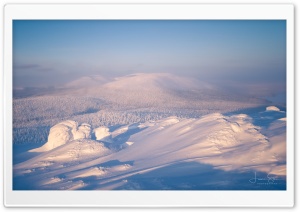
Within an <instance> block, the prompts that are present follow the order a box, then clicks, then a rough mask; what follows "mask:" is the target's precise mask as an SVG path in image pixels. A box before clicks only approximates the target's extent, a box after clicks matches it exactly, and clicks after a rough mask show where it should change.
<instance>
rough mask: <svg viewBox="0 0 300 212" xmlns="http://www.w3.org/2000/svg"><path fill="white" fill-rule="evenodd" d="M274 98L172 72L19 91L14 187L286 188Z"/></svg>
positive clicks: (282, 119) (279, 113) (280, 113)
mask: <svg viewBox="0 0 300 212" xmlns="http://www.w3.org/2000/svg"><path fill="white" fill-rule="evenodd" d="M269 104H270V102H269V101H267V100H264V99H262V98H255V97H253V96H252V95H245V94H243V93H242V92H240V93H239V92H232V90H231V91H230V89H221V88H220V87H218V86H216V85H214V84H212V83H207V82H203V81H201V80H199V79H193V78H189V77H183V76H176V75H173V74H166V73H137V74H131V75H127V76H123V77H117V78H114V79H107V78H105V77H102V76H97V75H96V76H87V77H82V78H80V79H78V80H75V81H73V82H70V83H68V84H66V85H65V86H62V87H60V88H57V89H54V90H53V91H52V92H51V94H50V93H48V94H47V95H46V94H45V95H41V96H35V97H33V96H32V97H27V98H20V99H14V102H13V110H14V111H13V113H14V116H13V138H14V141H13V142H14V167H13V169H14V171H13V175H14V178H13V180H14V189H16V190H22V189H36V190H43V189H52V190H68V189H70V190H73V189H87V190H91V189H104V190H105V189H106V190H107V189H117V190H122V189H126V190H130V189H135V190H138V189H140V190H149V189H157V190H164V189H173V190H195V189H198V190H206V189H208V190H212V189H220V190H236V189H242V190H256V189H258V190H269V189H275V190H276V189H279V190H281V189H286V186H285V176H286V114H285V111H284V106H282V105H281V106H280V108H281V109H282V110H280V109H279V108H278V107H276V106H277V105H276V104H275V103H272V104H274V105H273V106H269ZM20 144H24V146H22V145H20ZM21 146H22V148H21ZM254 173H256V174H257V175H259V176H260V177H261V178H262V179H263V178H264V177H266V176H270V175H272V176H274V177H275V178H276V184H271V185H270V184H267V185H266V184H253V183H252V182H250V181H249V180H250V179H252V178H253V175H254ZM272 179H273V178H272Z"/></svg>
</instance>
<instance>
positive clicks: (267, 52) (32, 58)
mask: <svg viewBox="0 0 300 212" xmlns="http://www.w3.org/2000/svg"><path fill="white" fill-rule="evenodd" d="M13 63H14V66H13V74H14V87H19V86H49V85H59V84H61V83H64V82H67V81H71V80H73V79H76V78H78V77H80V76H85V75H95V74H97V75H105V76H110V75H111V76H123V75H126V74H130V73H136V72H171V73H176V74H184V75H191V76H195V77H199V78H201V79H208V80H221V79H222V80H237V81H260V82H262V81H266V82H285V75H286V22H285V21H280V20H279V21H274V20H272V21H223V20H221V21H207V20H205V21H201V20H200V21H199V20H195V21H176V20H172V21H150V20H148V21H125V20H122V21H44V20H41V21H36V20H35V21H27V20H16V21H14V22H13Z"/></svg>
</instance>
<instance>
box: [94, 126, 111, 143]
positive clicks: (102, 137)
mask: <svg viewBox="0 0 300 212" xmlns="http://www.w3.org/2000/svg"><path fill="white" fill-rule="evenodd" d="M94 133H95V136H96V140H98V141H106V142H111V133H110V132H109V128H108V127H98V128H96V129H94Z"/></svg>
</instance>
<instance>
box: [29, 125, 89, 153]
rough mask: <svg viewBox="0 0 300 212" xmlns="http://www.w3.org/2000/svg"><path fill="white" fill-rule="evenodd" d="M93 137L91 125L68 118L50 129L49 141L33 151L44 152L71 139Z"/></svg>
mask: <svg viewBox="0 0 300 212" xmlns="http://www.w3.org/2000/svg"><path fill="white" fill-rule="evenodd" d="M83 138H91V125H89V124H87V123H83V124H81V125H78V123H77V122H75V121H71V120H67V121H63V122H60V123H58V124H56V125H55V126H53V127H52V128H51V129H50V133H49V136H48V141H47V143H46V144H45V145H43V146H42V147H40V148H37V149H33V150H31V152H44V151H49V150H52V149H55V148H57V147H59V146H61V145H64V144H65V143H67V142H69V141H71V140H77V139H83Z"/></svg>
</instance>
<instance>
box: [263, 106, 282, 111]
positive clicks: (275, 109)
mask: <svg viewBox="0 0 300 212" xmlns="http://www.w3.org/2000/svg"><path fill="white" fill-rule="evenodd" d="M266 111H280V109H279V108H278V107H275V106H269V107H267V108H266Z"/></svg>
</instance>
